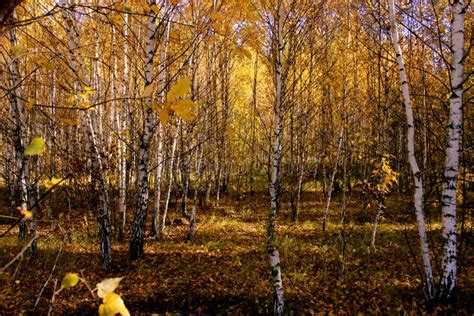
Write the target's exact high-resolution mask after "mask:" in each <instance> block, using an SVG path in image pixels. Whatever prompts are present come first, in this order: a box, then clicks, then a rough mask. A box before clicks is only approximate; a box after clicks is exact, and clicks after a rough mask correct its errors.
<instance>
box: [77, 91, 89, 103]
mask: <svg viewBox="0 0 474 316" xmlns="http://www.w3.org/2000/svg"><path fill="white" fill-rule="evenodd" d="M77 95H78V96H79V98H80V99H79V100H81V99H82V100H85V101H87V100H88V99H89V93H88V92H84V93H78V94H77Z"/></svg>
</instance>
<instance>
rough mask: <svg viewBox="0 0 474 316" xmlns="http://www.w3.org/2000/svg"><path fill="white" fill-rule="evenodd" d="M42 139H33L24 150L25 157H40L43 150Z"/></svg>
mask: <svg viewBox="0 0 474 316" xmlns="http://www.w3.org/2000/svg"><path fill="white" fill-rule="evenodd" d="M45 148H46V147H45V145H44V139H43V138H42V137H35V138H33V139H32V140H31V143H30V144H29V145H28V146H27V147H26V149H25V155H27V156H36V155H41V154H42V153H43V152H44V150H45Z"/></svg>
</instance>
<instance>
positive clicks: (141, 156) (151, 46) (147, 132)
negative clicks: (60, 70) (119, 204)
mask: <svg viewBox="0 0 474 316" xmlns="http://www.w3.org/2000/svg"><path fill="white" fill-rule="evenodd" d="M154 4H155V1H154V0H148V5H149V6H152V5H154ZM155 21H156V13H154V12H152V11H151V12H150V13H149V15H148V25H147V33H146V48H145V53H146V62H145V69H144V71H145V87H144V89H145V91H146V89H147V88H148V87H149V86H150V85H151V84H152V81H153V56H155V51H156V32H157V30H158V26H157V24H156V23H155ZM152 101H153V92H152V91H149V92H147V93H146V94H145V109H144V112H145V121H144V126H143V131H142V132H141V133H140V136H139V141H140V147H139V150H138V161H137V169H138V205H137V207H136V209H135V214H134V218H133V228H132V240H131V241H130V250H129V254H130V260H136V259H139V258H143V256H144V252H143V239H144V235H145V219H146V213H147V209H148V195H149V190H150V183H149V179H148V168H149V166H148V164H149V149H150V141H151V138H152V136H153V110H152V107H151V106H152Z"/></svg>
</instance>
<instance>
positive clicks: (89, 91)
mask: <svg viewBox="0 0 474 316" xmlns="http://www.w3.org/2000/svg"><path fill="white" fill-rule="evenodd" d="M84 91H85V92H86V93H92V92H94V89H93V88H92V87H89V86H84Z"/></svg>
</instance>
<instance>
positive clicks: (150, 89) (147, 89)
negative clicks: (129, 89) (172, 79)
mask: <svg viewBox="0 0 474 316" xmlns="http://www.w3.org/2000/svg"><path fill="white" fill-rule="evenodd" d="M154 89H155V87H153V85H152V84H150V85H148V86H146V87H145V90H143V94H144V95H145V96H147V97H148V96H151V94H152V93H153V90H154Z"/></svg>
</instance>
